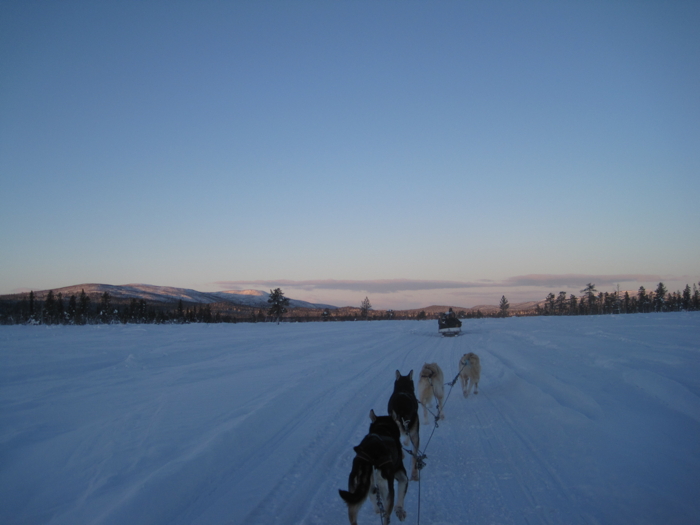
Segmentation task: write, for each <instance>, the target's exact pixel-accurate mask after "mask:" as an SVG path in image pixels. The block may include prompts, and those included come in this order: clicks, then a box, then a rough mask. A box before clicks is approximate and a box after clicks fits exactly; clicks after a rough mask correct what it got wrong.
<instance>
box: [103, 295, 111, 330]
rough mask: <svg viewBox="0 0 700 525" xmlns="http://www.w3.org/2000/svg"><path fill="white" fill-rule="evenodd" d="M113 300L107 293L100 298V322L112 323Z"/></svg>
mask: <svg viewBox="0 0 700 525" xmlns="http://www.w3.org/2000/svg"><path fill="white" fill-rule="evenodd" d="M111 309H112V298H111V297H110V296H109V293H107V292H105V293H103V294H102V296H101V297H100V321H101V322H103V323H110V322H111V321H112V312H111Z"/></svg>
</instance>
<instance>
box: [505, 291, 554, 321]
mask: <svg viewBox="0 0 700 525" xmlns="http://www.w3.org/2000/svg"><path fill="white" fill-rule="evenodd" d="M550 295H552V297H554V295H553V294H550ZM498 308H499V310H500V312H499V315H500V316H501V317H508V308H510V303H509V302H508V299H506V296H505V295H503V296H501V302H500V304H499V305H498Z"/></svg>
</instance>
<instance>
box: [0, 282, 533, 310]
mask: <svg viewBox="0 0 700 525" xmlns="http://www.w3.org/2000/svg"><path fill="white" fill-rule="evenodd" d="M82 290H85V293H86V294H87V295H88V296H89V297H90V300H91V301H94V302H99V299H100V296H102V295H103V294H104V293H105V292H107V293H108V294H109V295H110V297H111V298H112V300H113V301H117V302H122V301H124V302H125V301H129V300H131V299H139V300H140V299H143V300H145V301H147V302H149V303H160V304H163V305H168V304H177V303H178V301H183V303H191V304H216V303H218V304H221V303H223V304H230V305H235V306H241V307H247V308H268V307H269V306H270V305H269V303H268V302H267V299H268V297H270V294H269V293H268V292H264V291H261V290H226V291H223V292H199V291H197V290H191V289H188V288H175V287H170V286H154V285H151V284H124V285H111V284H95V283H86V284H78V285H75V286H66V287H64V288H55V289H53V290H52V291H53V293H54V294H58V293H60V294H62V295H63V297H64V299H67V298H69V297H70V296H71V295H75V296H78V295H80V293H81V291H82ZM48 292H49V290H39V291H34V297H36V299H38V300H44V298H45V297H46V294H48ZM28 296H29V293H28V292H25V293H19V294H9V295H0V300H10V301H13V300H14V301H17V300H21V299H23V298H27V297H28ZM544 303H545V301H544V300H543V301H530V302H525V303H516V304H511V305H510V308H509V312H510V314H511V315H513V314H517V313H518V312H523V313H525V312H531V311H533V310H535V309H536V308H537V306H538V305H539V306H540V308H542V307H543V306H544ZM289 307H290V308H308V309H313V310H323V309H326V308H328V309H331V310H337V311H338V312H337V313H341V312H340V311H341V310H342V312H344V313H346V314H348V315H349V314H351V313H352V315H357V312H359V308H358V307H354V306H344V307H338V306H333V305H330V304H319V303H310V302H307V301H301V300H299V299H292V298H289ZM450 308H452V310H454V312H455V313H457V314H459V312H462V311H463V312H465V313H475V312H477V311H478V310H480V311H481V313H483V314H486V315H488V314H493V313H495V312H497V311H498V309H499V308H498V306H496V305H489V304H482V305H477V306H473V307H470V308H467V307H464V306H454V305H452V306H443V305H431V306H427V307H425V308H413V309H409V310H395V312H396V313H397V314H398V313H402V314H407V315H408V316H416V315H418V314H419V313H420V312H425V313H426V314H427V315H428V316H429V317H432V316H436V315H438V314H440V313H442V312H446V311H447V310H449V309H450ZM372 312H374V313H379V312H384V310H376V309H374V310H372Z"/></svg>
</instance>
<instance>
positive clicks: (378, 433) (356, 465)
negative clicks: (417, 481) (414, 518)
mask: <svg viewBox="0 0 700 525" xmlns="http://www.w3.org/2000/svg"><path fill="white" fill-rule="evenodd" d="M369 417H370V420H371V421H372V423H371V424H370V426H369V432H368V433H367V435H366V436H365V437H364V438H363V439H362V442H361V443H360V444H359V445H358V446H356V447H354V450H355V454H356V455H355V458H354V459H353V462H352V471H351V472H350V477H349V478H348V490H342V489H341V490H338V493H339V494H340V497H341V498H343V501H345V503H346V504H347V506H348V518H349V520H350V523H351V524H352V525H356V524H357V514H358V513H359V511H360V508H361V507H362V504H363V503H364V501H365V499H366V498H367V496H369V497H370V499H371V500H372V502H373V504H374V507H375V510H376V511H377V512H379V507H378V503H377V498H380V499H381V502H382V505H384V507H385V508H384V511H385V512H386V514H387V515H386V516H385V518H386V523H389V516H390V515H391V511H392V510H393V508H394V495H395V492H394V480H396V481H398V483H399V492H398V502H397V505H396V515H397V516H398V517H399V519H400V520H401V521H403V519H404V518H405V517H406V511H405V510H404V509H403V505H404V497H405V495H406V491H407V489H408V477H407V475H406V469H405V468H404V466H403V453H402V451H401V439H400V433H399V427H398V426H397V425H396V422H395V421H394V419H393V418H391V417H390V416H377V415H375V413H374V410H371V411H370V414H369ZM373 487H376V490H373ZM383 519H384V518H383Z"/></svg>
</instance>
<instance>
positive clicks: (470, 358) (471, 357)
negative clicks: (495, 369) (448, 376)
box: [459, 352, 481, 397]
mask: <svg viewBox="0 0 700 525" xmlns="http://www.w3.org/2000/svg"><path fill="white" fill-rule="evenodd" d="M459 370H460V372H459V379H460V381H461V383H462V393H463V394H464V397H468V396H469V392H470V391H471V390H472V387H473V388H474V393H475V394H478V393H479V380H480V379H481V361H480V360H479V356H478V355H476V354H475V353H474V352H469V353H467V354H464V355H463V356H462V357H461V359H460V360H459Z"/></svg>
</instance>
